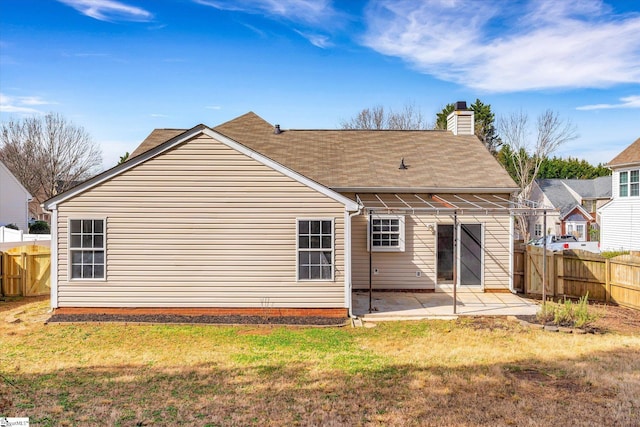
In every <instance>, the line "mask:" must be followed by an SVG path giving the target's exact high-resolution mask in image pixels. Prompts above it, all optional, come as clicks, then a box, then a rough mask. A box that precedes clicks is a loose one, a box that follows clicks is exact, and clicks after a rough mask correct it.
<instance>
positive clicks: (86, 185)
mask: <svg viewBox="0 0 640 427" xmlns="http://www.w3.org/2000/svg"><path fill="white" fill-rule="evenodd" d="M172 131H177V130H175V129H174V130H172ZM202 134H205V135H207V136H209V137H211V138H213V139H215V140H217V141H219V142H222V143H223V144H225V145H227V146H229V147H231V148H233V149H234V150H236V151H238V152H240V153H242V154H245V155H247V156H249V157H251V158H252V159H254V160H256V161H258V162H260V163H262V164H264V165H266V166H268V167H270V168H272V169H274V170H277V171H278V172H281V173H283V174H284V175H286V176H288V177H290V178H292V179H294V180H296V181H298V182H300V183H302V184H304V185H306V186H307V187H309V188H312V189H314V190H316V191H318V192H319V193H322V194H324V195H326V196H328V197H330V198H332V199H334V200H335V201H337V202H339V203H342V204H344V205H345V209H347V210H350V211H354V210H357V209H358V207H359V206H358V204H357V203H356V202H355V201H353V200H351V199H349V198H347V197H345V196H343V195H341V194H339V193H336V192H334V191H332V190H330V189H328V188H326V187H324V186H322V185H321V184H318V183H316V182H314V181H312V180H310V179H308V178H307V177H305V176H302V175H300V174H299V173H297V172H295V171H292V170H290V169H288V168H285V167H283V166H282V165H279V164H278V163H276V162H274V161H273V160H271V159H268V158H266V157H264V156H263V155H261V154H260V153H256V152H254V151H252V150H251V149H249V148H247V147H244V146H242V145H241V144H238V143H237V142H235V141H232V140H229V139H228V138H227V137H225V136H224V135H221V134H219V133H217V132H215V131H213V130H212V129H210V128H208V127H207V126H205V125H198V126H195V127H194V128H192V129H189V130H188V131H182V130H180V133H179V134H178V135H177V136H174V137H173V138H171V139H169V140H168V141H165V142H163V143H161V144H158V145H155V146H153V148H150V149H148V150H147V151H145V152H144V153H140V154H137V155H136V156H135V157H134V158H132V159H130V160H127V161H126V162H124V163H122V164H119V165H116V166H114V167H113V168H111V169H109V170H107V171H105V172H103V173H101V174H99V175H96V176H95V177H93V178H90V179H88V180H87V181H85V182H83V183H81V184H80V185H78V186H76V187H74V188H72V189H69V190H68V191H66V192H64V193H61V194H58V195H56V196H55V197H52V198H51V199H49V200H47V201H46V202H45V203H44V206H45V208H46V209H52V208H55V206H56V205H57V204H58V203H61V202H64V201H65V200H67V199H69V198H71V197H74V196H76V195H78V194H80V193H82V192H84V191H86V190H88V189H90V188H92V187H95V186H96V185H99V184H100V183H102V182H104V181H107V180H109V179H111V178H113V177H114V176H116V175H119V174H121V173H123V172H125V171H127V170H129V169H131V168H134V167H135V166H137V165H138V164H140V163H143V162H146V161H148V160H150V159H152V158H153V157H155V156H157V155H158V154H161V153H163V152H165V151H168V150H170V149H172V148H174V147H176V146H178V145H180V144H182V143H184V142H186V141H188V140H190V139H193V138H195V137H197V136H199V135H202ZM147 140H149V138H147V139H146V140H145V141H147ZM154 142H155V141H154Z"/></svg>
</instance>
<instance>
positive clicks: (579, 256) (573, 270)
mask: <svg viewBox="0 0 640 427" xmlns="http://www.w3.org/2000/svg"><path fill="white" fill-rule="evenodd" d="M520 256H522V261H520V260H521V258H520ZM546 257H547V288H546V295H547V296H548V297H549V298H553V297H563V296H566V297H570V298H580V297H582V296H584V295H587V293H588V294H589V300H592V301H601V302H611V303H614V304H618V305H622V306H626V307H631V308H636V309H640V256H638V255H633V256H632V255H621V256H617V257H615V258H611V259H607V258H604V257H602V256H601V255H599V254H594V253H591V252H587V251H564V252H555V253H554V252H551V251H547V254H546ZM513 259H514V287H515V284H516V283H517V281H518V279H517V277H518V272H519V271H522V274H523V275H524V293H525V294H532V295H542V274H543V265H542V260H543V248H540V247H535V246H527V247H526V249H525V250H524V252H520V251H519V250H518V249H517V247H516V249H515V250H514V258H513ZM518 262H522V264H521V265H520V264H518ZM516 290H519V289H517V288H516Z"/></svg>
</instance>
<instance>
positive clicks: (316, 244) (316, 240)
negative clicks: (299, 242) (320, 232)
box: [309, 236, 320, 248]
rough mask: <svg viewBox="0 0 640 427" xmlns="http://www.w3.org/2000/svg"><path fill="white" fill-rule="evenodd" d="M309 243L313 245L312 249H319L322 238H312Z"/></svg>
mask: <svg viewBox="0 0 640 427" xmlns="http://www.w3.org/2000/svg"><path fill="white" fill-rule="evenodd" d="M309 243H310V244H311V246H310V247H312V248H319V247H320V236H311V239H310V241H309Z"/></svg>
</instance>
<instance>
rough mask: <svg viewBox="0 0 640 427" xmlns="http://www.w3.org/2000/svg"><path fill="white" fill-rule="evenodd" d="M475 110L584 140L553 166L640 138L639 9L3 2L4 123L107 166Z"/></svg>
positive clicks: (571, 4) (268, 0) (383, 0)
mask: <svg viewBox="0 0 640 427" xmlns="http://www.w3.org/2000/svg"><path fill="white" fill-rule="evenodd" d="M476 98H479V99H481V100H482V101H483V102H484V103H488V104H491V106H492V110H493V111H494V112H495V113H496V115H497V116H501V115H507V114H510V113H512V112H516V111H520V110H522V111H524V112H526V113H528V114H529V116H530V119H531V122H534V121H535V117H536V116H537V115H538V114H539V113H540V112H542V111H544V110H546V109H552V110H555V111H557V112H558V113H559V114H560V117H562V118H565V119H569V120H571V121H572V122H573V123H574V124H575V126H576V128H577V131H578V133H579V135H580V136H579V138H578V139H576V140H575V141H572V142H570V143H568V144H566V145H565V146H563V147H562V148H561V149H560V150H559V151H558V152H557V154H558V155H562V156H574V157H578V158H584V159H586V160H588V161H590V162H592V163H598V162H607V161H609V160H611V159H612V158H613V157H614V156H615V155H616V154H617V153H619V152H620V151H622V150H623V149H624V148H625V147H626V146H628V145H629V144H631V143H632V142H633V141H634V140H635V139H636V138H638V137H640V2H637V1H596V0H572V1H561V0H560V1H559V0H533V1H525V0H523V1H513V0H504V1H500V0H496V1H482V0H424V1H419V0H408V1H403V0H379V1H374V0H371V1H333V2H332V1H329V0H317V1H312V0H246V1H227V0H154V1H151V0H146V1H143V0H0V118H1V119H2V120H3V121H6V120H9V119H11V118H18V119H19V118H21V117H23V116H25V115H31V114H42V113H45V112H48V111H55V112H59V113H61V114H63V115H64V116H65V117H66V118H67V119H69V120H71V121H73V122H74V123H75V124H77V125H81V126H83V127H84V128H86V129H87V131H89V133H90V134H91V135H92V136H93V138H94V139H95V140H96V141H97V142H98V143H99V144H100V145H101V147H102V150H103V157H104V166H105V167H110V166H113V165H114V164H115V163H116V162H117V160H118V158H119V156H120V155H122V154H124V152H126V151H129V152H131V151H133V150H134V149H135V147H136V146H137V145H138V144H139V143H140V142H141V141H142V140H143V139H144V138H145V137H146V135H147V134H148V133H149V132H150V131H151V130H152V129H154V128H191V127H193V126H195V125H197V124H199V123H204V124H207V125H210V126H215V125H217V124H220V123H222V122H224V121H227V120H229V119H232V118H234V117H237V116H239V115H241V114H244V113H246V112H248V111H254V112H255V113H257V114H258V115H260V116H262V117H263V118H264V119H265V120H267V121H269V122H270V123H272V124H276V123H278V124H280V125H281V126H282V127H283V128H285V129H287V128H293V129H300V128H337V127H339V125H340V122H341V121H342V120H345V119H348V118H350V117H351V116H353V115H355V114H356V113H357V112H358V111H360V110H361V109H363V108H366V107H373V106H376V105H382V106H384V107H385V108H391V109H396V110H400V109H402V107H403V106H404V105H406V104H414V105H415V106H416V107H418V108H419V109H420V110H421V111H422V113H423V114H424V115H425V116H426V117H428V118H429V119H430V120H431V121H434V120H435V114H436V113H437V112H439V111H440V110H441V109H442V107H443V106H444V105H445V104H447V103H451V102H455V101H458V100H466V101H468V102H469V103H471V102H473V101H474V100H475V99H476Z"/></svg>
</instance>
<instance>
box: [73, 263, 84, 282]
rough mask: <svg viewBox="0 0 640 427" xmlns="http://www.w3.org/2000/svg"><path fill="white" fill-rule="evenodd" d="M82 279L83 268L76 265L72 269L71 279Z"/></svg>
mask: <svg viewBox="0 0 640 427" xmlns="http://www.w3.org/2000/svg"><path fill="white" fill-rule="evenodd" d="M80 277H82V266H81V265H74V266H73V267H72V268H71V278H72V279H78V278H80Z"/></svg>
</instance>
